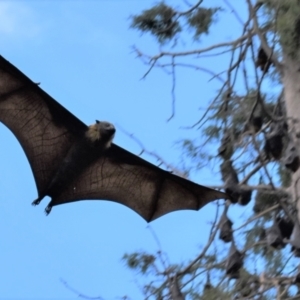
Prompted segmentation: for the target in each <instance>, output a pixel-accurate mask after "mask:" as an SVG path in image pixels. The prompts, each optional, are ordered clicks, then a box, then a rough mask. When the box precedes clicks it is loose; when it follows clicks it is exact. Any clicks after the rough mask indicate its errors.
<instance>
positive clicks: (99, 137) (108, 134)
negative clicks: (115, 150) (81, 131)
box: [86, 120, 116, 148]
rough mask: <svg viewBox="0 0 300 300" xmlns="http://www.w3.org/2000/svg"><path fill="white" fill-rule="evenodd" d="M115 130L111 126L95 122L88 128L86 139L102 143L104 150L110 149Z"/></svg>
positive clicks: (102, 122) (106, 123) (107, 123)
mask: <svg viewBox="0 0 300 300" xmlns="http://www.w3.org/2000/svg"><path fill="white" fill-rule="evenodd" d="M115 132H116V128H115V126H114V125H113V124H111V123H109V122H104V121H101V122H100V121H98V120H96V124H93V125H91V126H89V128H88V130H87V132H86V137H87V138H88V139H89V140H91V141H92V142H99V141H101V142H103V143H104V144H105V146H106V148H108V147H110V145H111V143H112V140H113V138H114V136H115Z"/></svg>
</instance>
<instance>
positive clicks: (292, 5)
mask: <svg viewBox="0 0 300 300" xmlns="http://www.w3.org/2000/svg"><path fill="white" fill-rule="evenodd" d="M261 2H262V3H264V4H265V7H266V8H267V10H266V11H267V12H268V14H269V17H270V21H271V22H272V23H273V24H272V26H273V30H274V31H277V32H278V34H279V37H280V43H281V45H282V47H283V48H284V52H285V54H288V55H290V56H291V57H292V58H299V57H300V51H299V43H300V3H299V1H291V0H264V1H261Z"/></svg>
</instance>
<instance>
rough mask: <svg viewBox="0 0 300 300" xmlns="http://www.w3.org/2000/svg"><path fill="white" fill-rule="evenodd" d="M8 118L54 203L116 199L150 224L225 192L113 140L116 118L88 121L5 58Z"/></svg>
mask: <svg viewBox="0 0 300 300" xmlns="http://www.w3.org/2000/svg"><path fill="white" fill-rule="evenodd" d="M0 121H1V122H2V123H3V124H5V125H6V126H7V127H8V128H9V129H10V130H11V131H12V132H13V133H14V135H15V136H16V138H17V139H18V141H19V142H20V144H21V146H22V148H23V150H24V151H25V154H26V156H27V158H28V160H29V163H30V166H31V169H32V172H33V175H34V178H35V182H36V186H37V190H38V198H37V199H36V200H35V201H34V202H33V204H34V205H37V204H39V202H40V201H41V200H42V199H43V198H44V197H45V196H50V197H51V201H50V203H49V205H48V206H47V208H46V213H47V214H48V213H49V212H50V211H51V208H52V207H53V206H56V205H59V204H64V203H69V202H74V201H79V200H101V199H103V200H111V201H114V202H118V203H120V204H123V205H125V206H127V207H129V208H131V209H133V210H134V211H135V212H137V213H138V214H139V215H140V216H142V217H143V218H144V219H145V220H146V221H147V222H150V221H152V220H154V219H157V218H159V217H161V216H163V215H165V214H167V213H169V212H172V211H176V210H183V209H192V210H199V209H200V208H201V207H203V206H204V205H206V204H207V203H209V202H211V201H213V200H216V199H221V198H228V196H227V195H226V194H225V193H222V192H219V191H216V190H213V189H210V188H207V187H204V186H201V185H198V184H195V183H193V182H191V181H189V180H186V179H184V178H181V177H178V176H176V175H174V174H171V173H170V172H168V171H165V170H162V169H160V168H158V167H157V166H155V165H153V164H151V163H149V162H147V161H145V160H143V159H142V158H140V157H138V156H136V155H134V154H132V153H130V152H128V151H126V150H125V149H122V148H121V147H119V146H117V145H115V144H113V143H112V139H113V137H114V133H115V128H114V126H113V125H112V124H110V123H108V122H99V121H97V123H96V124H94V125H91V126H86V125H85V124H84V123H82V122H81V121H80V120H79V119H77V118H76V117H75V116H74V115H72V114H71V113H70V112H69V111H68V110H66V109H65V108H64V107H63V106H61V105H60V104H59V103H58V102H56V101H55V100H54V99H53V98H52V97H50V96H49V95H48V94H47V93H45V92H44V91H43V90H42V89H41V88H40V87H39V86H38V85H37V84H35V83H34V82H32V81H31V80H30V79H29V78H28V77H26V76H25V75H24V74H23V73H22V72H21V71H19V70H18V69H17V68H16V67H14V66H13V65H12V64H10V63H9V62H8V61H6V60H5V59H4V58H3V57H2V56H0Z"/></svg>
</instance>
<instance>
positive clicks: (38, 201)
mask: <svg viewBox="0 0 300 300" xmlns="http://www.w3.org/2000/svg"><path fill="white" fill-rule="evenodd" d="M40 202H41V200H40V199H36V200H34V201H33V202H32V203H31V205H33V206H36V205H39V204H40Z"/></svg>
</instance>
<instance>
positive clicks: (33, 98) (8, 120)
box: [0, 56, 86, 195]
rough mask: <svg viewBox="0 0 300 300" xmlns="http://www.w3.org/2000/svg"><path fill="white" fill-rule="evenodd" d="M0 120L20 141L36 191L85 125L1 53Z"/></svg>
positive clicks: (43, 184) (46, 184)
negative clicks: (32, 175) (31, 172)
mask: <svg viewBox="0 0 300 300" xmlns="http://www.w3.org/2000/svg"><path fill="white" fill-rule="evenodd" d="M0 121H1V122H2V123H3V124H5V125H6V126H7V127H8V128H9V129H10V130H11V131H12V132H13V133H14V135H15V136H16V138H17V139H18V141H19V142H20V144H21V146H22V148H23V150H24V151H25V153H26V156H27V158H28V160H29V163H30V166H31V169H32V171H33V174H34V178H35V182H36V185H37V189H38V192H39V195H40V194H42V193H43V191H44V190H45V189H46V188H47V186H48V184H49V181H50V180H51V178H52V177H53V175H54V174H55V173H56V171H57V169H58V167H59V165H60V163H61V161H62V159H63V158H64V157H65V155H66V153H67V151H68V150H69V148H70V146H71V145H72V144H73V143H74V141H75V139H76V138H77V137H78V136H79V135H80V134H82V132H83V131H85V130H86V125H85V124H83V123H82V122H81V121H80V120H78V119H77V118H76V117H75V116H74V115H72V114H71V113H70V112H69V111H67V110H66V109H65V108H64V107H63V106H61V105H60V104H59V103H57V102H56V101H55V100H54V99H53V98H51V97H50V96H49V95H48V94H47V93H45V92H44V91H43V90H42V89H40V88H39V87H38V85H37V84H35V83H34V82H32V81H31V80H30V79H29V78H28V77H26V76H25V75H24V74H23V73H22V72H20V71H19V70H18V69H17V68H16V67H14V66H13V65H12V64H10V63H9V62H8V61H7V60H5V59H4V58H3V57H2V56H0Z"/></svg>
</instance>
